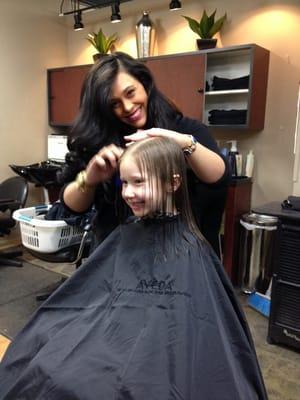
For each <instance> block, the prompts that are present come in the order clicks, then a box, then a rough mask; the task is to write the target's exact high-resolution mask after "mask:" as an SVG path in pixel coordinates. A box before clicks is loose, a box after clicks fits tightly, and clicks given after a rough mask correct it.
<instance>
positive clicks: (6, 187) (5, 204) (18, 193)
mask: <svg viewBox="0 0 300 400" xmlns="http://www.w3.org/2000/svg"><path fill="white" fill-rule="evenodd" d="M27 195H28V184H27V182H26V180H25V179H24V178H21V177H19V176H16V177H12V178H8V179H6V180H5V181H3V182H2V183H0V237H1V236H4V235H9V234H10V232H11V229H12V228H13V227H14V226H15V225H16V221H15V220H14V219H13V217H12V214H13V212H14V211H15V210H17V209H19V208H23V207H24V205H25V203H26V200H27ZM21 255H22V251H20V250H19V251H5V252H4V251H0V266H1V265H2V266H10V267H22V266H23V264H22V261H20V260H14V258H15V257H19V256H21Z"/></svg>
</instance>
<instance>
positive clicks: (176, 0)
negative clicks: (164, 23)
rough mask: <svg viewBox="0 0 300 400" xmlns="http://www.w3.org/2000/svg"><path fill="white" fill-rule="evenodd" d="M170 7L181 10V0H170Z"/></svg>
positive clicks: (171, 9) (172, 9)
mask: <svg viewBox="0 0 300 400" xmlns="http://www.w3.org/2000/svg"><path fill="white" fill-rule="evenodd" d="M169 9H170V11H176V10H180V9H181V2H180V1H179V0H172V1H170V5H169Z"/></svg>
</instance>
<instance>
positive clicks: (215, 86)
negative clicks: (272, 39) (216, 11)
mask: <svg viewBox="0 0 300 400" xmlns="http://www.w3.org/2000/svg"><path fill="white" fill-rule="evenodd" d="M268 70H269V51H268V50H266V49H264V48H262V47H260V46H257V45H255V44H251V45H242V46H234V47H227V48H223V49H214V50H207V51H206V72H205V81H206V82H207V84H206V90H205V93H204V97H203V108H204V109H203V116H204V118H203V122H204V123H205V124H206V125H208V126H215V127H218V128H239V129H241V128H242V129H248V130H262V129H263V128H264V121H265V108H266V96H267V83H268Z"/></svg>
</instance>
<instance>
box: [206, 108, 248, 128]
mask: <svg viewBox="0 0 300 400" xmlns="http://www.w3.org/2000/svg"><path fill="white" fill-rule="evenodd" d="M208 121H209V123H210V124H211V125H243V124H246V121H247V110H210V111H209V117H208Z"/></svg>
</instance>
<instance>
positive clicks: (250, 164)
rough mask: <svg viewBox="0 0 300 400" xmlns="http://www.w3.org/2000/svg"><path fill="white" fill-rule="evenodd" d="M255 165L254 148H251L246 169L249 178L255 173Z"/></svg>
mask: <svg viewBox="0 0 300 400" xmlns="http://www.w3.org/2000/svg"><path fill="white" fill-rule="evenodd" d="M253 167H254V154H253V150H250V151H249V153H248V154H247V158H246V170H245V175H246V176H248V178H251V177H252V175H253Z"/></svg>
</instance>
